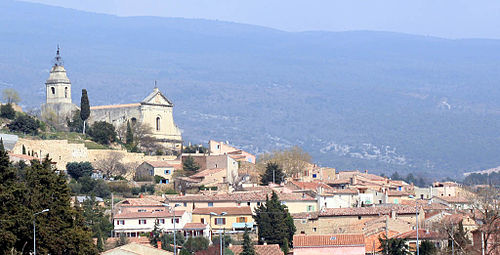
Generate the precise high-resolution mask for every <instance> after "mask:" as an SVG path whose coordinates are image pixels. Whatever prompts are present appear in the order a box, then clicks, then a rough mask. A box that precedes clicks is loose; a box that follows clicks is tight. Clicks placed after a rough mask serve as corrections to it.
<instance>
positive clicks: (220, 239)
mask: <svg viewBox="0 0 500 255" xmlns="http://www.w3.org/2000/svg"><path fill="white" fill-rule="evenodd" d="M226 214H227V212H221V213H220V214H217V213H214V212H210V237H211V236H212V215H213V216H224V215H226ZM219 246H220V255H223V250H222V230H220V229H219Z"/></svg>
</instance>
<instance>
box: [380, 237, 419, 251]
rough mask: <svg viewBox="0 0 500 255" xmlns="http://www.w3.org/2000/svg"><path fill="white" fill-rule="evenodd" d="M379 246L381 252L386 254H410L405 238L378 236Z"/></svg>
mask: <svg viewBox="0 0 500 255" xmlns="http://www.w3.org/2000/svg"><path fill="white" fill-rule="evenodd" d="M379 241H380V248H381V249H382V251H381V253H382V254H387V255H410V254H411V252H410V247H409V246H408V245H407V244H406V240H405V239H401V238H387V237H380V238H379Z"/></svg>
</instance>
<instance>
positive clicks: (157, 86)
mask: <svg viewBox="0 0 500 255" xmlns="http://www.w3.org/2000/svg"><path fill="white" fill-rule="evenodd" d="M157 88H158V86H156V80H155V89H157Z"/></svg>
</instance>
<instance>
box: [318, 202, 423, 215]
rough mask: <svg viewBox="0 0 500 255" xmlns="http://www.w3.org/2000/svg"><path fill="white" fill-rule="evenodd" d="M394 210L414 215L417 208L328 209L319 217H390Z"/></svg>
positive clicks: (398, 212)
mask: <svg viewBox="0 0 500 255" xmlns="http://www.w3.org/2000/svg"><path fill="white" fill-rule="evenodd" d="M392 210H394V211H395V212H396V214H414V213H416V209H415V207H411V206H403V205H396V206H372V207H354V208H326V209H324V210H323V211H321V212H320V214H319V216H320V217H321V216H323V217H328V216H362V215H388V214H391V211H392Z"/></svg>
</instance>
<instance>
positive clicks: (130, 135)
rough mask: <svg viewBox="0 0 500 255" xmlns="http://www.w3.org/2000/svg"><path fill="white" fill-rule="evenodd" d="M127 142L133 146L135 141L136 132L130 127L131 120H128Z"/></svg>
mask: <svg viewBox="0 0 500 255" xmlns="http://www.w3.org/2000/svg"><path fill="white" fill-rule="evenodd" d="M126 139H127V141H126V143H127V145H128V146H129V147H130V148H131V147H132V144H133V143H134V133H133V132H132V128H131V127H130V122H128V121H127V135H126Z"/></svg>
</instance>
